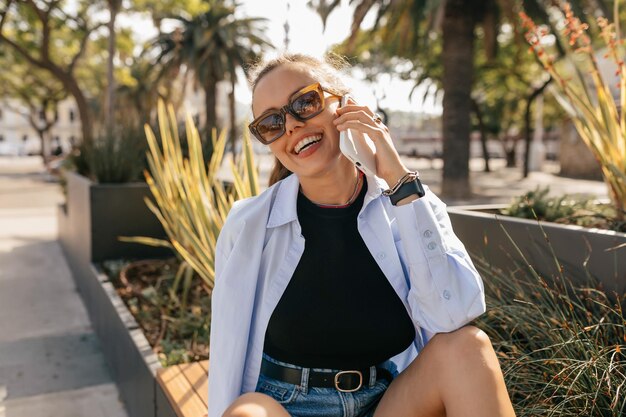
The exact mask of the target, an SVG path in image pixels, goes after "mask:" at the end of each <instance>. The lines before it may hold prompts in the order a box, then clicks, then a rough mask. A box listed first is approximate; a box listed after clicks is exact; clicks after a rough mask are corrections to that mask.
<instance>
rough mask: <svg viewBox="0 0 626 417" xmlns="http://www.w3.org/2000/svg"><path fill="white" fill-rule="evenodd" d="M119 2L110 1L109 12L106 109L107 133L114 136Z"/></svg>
mask: <svg viewBox="0 0 626 417" xmlns="http://www.w3.org/2000/svg"><path fill="white" fill-rule="evenodd" d="M116 3H117V2H116V1H109V12H110V14H111V16H110V18H109V23H108V25H107V26H108V29H109V56H108V63H107V98H106V101H107V102H106V108H105V109H106V110H105V123H106V130H107V134H108V135H109V137H110V136H113V124H114V122H113V107H114V105H115V76H114V74H113V71H114V69H115V67H114V64H113V58H114V57H115V39H116V33H115V20H116V19H117V9H118V8H117V4H116Z"/></svg>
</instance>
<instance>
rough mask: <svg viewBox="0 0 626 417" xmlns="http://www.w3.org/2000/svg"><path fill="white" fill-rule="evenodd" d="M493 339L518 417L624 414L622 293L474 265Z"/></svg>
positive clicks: (625, 360) (483, 322)
mask: <svg viewBox="0 0 626 417" xmlns="http://www.w3.org/2000/svg"><path fill="white" fill-rule="evenodd" d="M475 264H476V266H477V268H478V269H479V271H480V272H481V274H482V275H483V278H484V283H485V290H486V298H487V305H488V311H487V313H486V314H485V315H483V316H482V317H480V318H479V319H478V322H477V325H478V326H479V327H480V328H482V329H483V330H484V331H485V332H486V333H487V334H488V335H489V336H490V338H491V340H492V342H493V344H494V347H495V348H496V352H497V354H498V357H499V359H500V363H501V365H502V369H503V372H504V376H505V380H506V383H507V387H508V389H509V393H510V395H511V399H512V401H513V403H514V406H515V409H516V413H517V415H518V416H520V417H523V416H529V417H530V416H533V417H536V416H572V417H573V416H613V417H617V416H623V415H624V413H626V395H624V394H625V392H624V390H625V389H626V358H625V356H624V354H625V353H626V352H624V349H626V321H625V318H624V314H623V312H622V309H621V305H620V302H623V301H624V298H623V297H622V296H620V295H617V294H613V295H609V294H606V293H605V292H604V291H602V290H601V288H598V286H597V284H595V283H594V282H591V281H590V282H589V284H588V285H586V286H583V287H574V286H573V285H572V284H571V283H570V281H569V280H568V279H567V278H566V277H563V276H557V277H550V278H547V279H544V278H543V277H540V276H539V275H537V274H536V273H535V272H534V271H533V269H532V268H531V267H530V266H528V267H527V268H526V269H518V270H516V271H515V272H511V273H507V272H504V271H501V270H496V269H493V268H492V267H491V266H489V265H488V264H487V262H485V261H481V260H480V259H479V260H477V261H476V263H475Z"/></svg>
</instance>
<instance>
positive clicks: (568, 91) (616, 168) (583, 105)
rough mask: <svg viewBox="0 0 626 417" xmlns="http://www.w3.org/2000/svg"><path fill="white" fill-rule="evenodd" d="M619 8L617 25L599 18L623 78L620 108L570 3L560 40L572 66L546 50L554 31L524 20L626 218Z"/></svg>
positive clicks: (625, 96)
mask: <svg viewBox="0 0 626 417" xmlns="http://www.w3.org/2000/svg"><path fill="white" fill-rule="evenodd" d="M614 4H615V10H614V16H615V23H612V24H609V22H608V21H607V19H606V18H604V17H599V18H598V19H597V23H598V26H599V27H600V29H601V37H602V39H603V40H604V42H605V44H606V47H607V51H608V52H607V54H606V56H607V57H611V58H612V59H613V61H614V62H615V65H616V75H618V76H619V84H618V89H619V95H620V97H619V104H617V103H616V102H615V100H614V99H613V96H612V94H611V89H610V86H609V83H608V82H607V80H605V79H604V78H603V76H602V74H601V73H600V70H599V67H598V62H597V59H596V55H597V52H596V51H595V50H594V47H593V45H592V40H591V38H590V37H589V35H588V34H587V29H588V27H589V26H588V25H587V24H586V23H582V22H581V21H580V19H578V18H577V17H575V16H574V14H573V12H572V9H571V6H570V5H569V3H566V2H565V3H559V8H560V10H561V12H562V15H561V19H560V22H559V23H560V26H561V27H562V28H563V30H562V33H561V36H562V37H563V38H566V41H567V42H564V44H566V45H569V49H568V51H567V55H566V60H565V61H566V62H567V63H568V64H569V65H563V64H560V63H557V62H556V60H555V58H554V56H553V55H551V54H550V53H549V52H548V50H547V49H546V47H545V45H547V44H549V41H548V40H547V39H546V37H547V36H548V35H549V34H550V33H549V31H548V30H547V29H545V28H543V27H540V26H537V25H535V23H534V22H533V21H532V20H531V19H530V18H529V17H528V16H527V15H526V14H524V13H521V14H520V16H521V18H522V21H523V23H524V26H525V28H526V30H527V32H526V39H527V40H528V42H529V43H530V44H531V45H532V49H533V50H534V51H535V54H536V55H537V58H538V59H539V61H541V63H542V64H543V66H544V68H545V69H546V70H547V71H548V72H549V73H550V75H551V76H552V77H553V78H554V79H555V80H556V81H557V83H556V84H557V85H556V87H555V88H554V89H553V93H554V94H555V97H556V98H557V100H558V101H559V103H560V104H561V106H562V107H563V108H564V109H565V111H567V112H568V113H569V114H570V116H571V117H572V120H573V123H574V125H575V127H576V130H577V131H578V133H579V135H580V137H581V138H582V139H583V141H584V142H585V144H586V145H587V146H588V147H589V149H590V150H591V151H592V152H593V153H594V155H595V157H596V158H597V159H598V161H599V162H600V165H601V167H602V174H603V177H604V181H605V182H606V184H607V186H608V188H609V192H610V195H611V200H612V202H613V205H614V206H615V209H616V211H617V215H618V216H619V217H620V218H621V219H623V218H624V217H625V213H626V65H625V64H624V55H625V53H624V48H623V40H622V39H621V38H620V31H619V10H618V5H619V0H616V1H615V3H614ZM556 35H558V34H556Z"/></svg>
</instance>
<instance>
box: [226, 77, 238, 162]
mask: <svg viewBox="0 0 626 417" xmlns="http://www.w3.org/2000/svg"><path fill="white" fill-rule="evenodd" d="M236 82H237V79H236V78H235V76H234V75H231V76H230V94H229V95H228V105H229V107H230V131H229V132H228V136H229V141H230V151H231V152H232V155H233V161H234V160H235V145H236V142H237V113H236V109H235V83H236Z"/></svg>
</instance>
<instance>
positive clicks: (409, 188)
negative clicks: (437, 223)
mask: <svg viewBox="0 0 626 417" xmlns="http://www.w3.org/2000/svg"><path fill="white" fill-rule="evenodd" d="M413 194H417V196H418V197H424V195H425V194H426V191H424V186H423V185H422V182H421V181H420V179H419V178H415V179H414V180H413V181H409V182H406V183H404V184H402V185H401V186H400V188H398V191H396V192H395V193H393V194H391V195H390V196H389V200H391V204H393V205H394V206H395V205H396V204H398V201H400V200H402V199H404V198H406V197H408V196H411V195H413Z"/></svg>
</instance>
